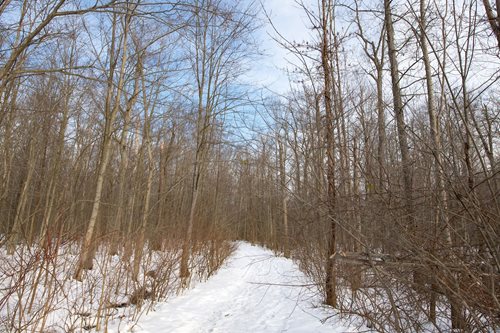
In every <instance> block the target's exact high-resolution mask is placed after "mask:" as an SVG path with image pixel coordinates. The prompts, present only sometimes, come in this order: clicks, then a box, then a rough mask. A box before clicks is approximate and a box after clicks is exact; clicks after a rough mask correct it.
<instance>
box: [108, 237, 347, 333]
mask: <svg viewBox="0 0 500 333" xmlns="http://www.w3.org/2000/svg"><path fill="white" fill-rule="evenodd" d="M320 301H321V299H320V297H319V292H318V289H317V287H316V286H314V285H313V284H311V282H310V281H309V280H308V279H307V278H306V277H305V275H304V274H303V273H302V272H300V270H299V268H298V266H297V265H296V264H295V263H294V262H293V261H292V260H290V259H286V258H283V257H277V256H275V255H274V254H273V252H271V251H269V250H266V249H263V248H262V247H258V246H252V245H250V244H248V243H243V242H240V243H238V248H237V249H236V251H235V252H234V254H233V255H232V256H231V257H230V258H228V260H227V262H226V264H225V265H224V266H223V267H222V268H221V269H220V270H219V271H218V272H217V273H216V274H215V275H214V276H212V277H211V278H210V279H209V280H208V281H206V282H204V283H199V284H198V285H196V286H195V287H194V288H193V289H190V290H186V291H185V293H184V294H182V295H179V296H177V297H175V298H172V299H170V300H169V301H168V302H166V303H163V304H161V303H160V304H158V305H157V306H156V308H155V310H156V311H154V312H150V313H149V314H148V315H145V316H143V317H142V318H140V319H139V321H138V322H137V323H133V324H124V323H123V322H122V323H115V326H114V328H112V327H110V329H109V330H108V331H110V332H112V331H116V332H135V333H156V332H176V333H183V332H186V333H188V332H189V333H198V332H199V333H201V332H207V333H208V332H234V333H237V332H255V333H259V332H266V333H272V332H290V333H299V332H318V333H321V332H329V333H332V332H355V331H356V330H354V329H352V328H348V327H344V326H342V325H341V323H340V322H339V321H338V320H336V319H335V316H334V312H333V311H332V310H331V309H327V308H325V307H320V306H315V304H316V305H318V304H319V303H320ZM327 318H330V319H329V320H323V319H327Z"/></svg>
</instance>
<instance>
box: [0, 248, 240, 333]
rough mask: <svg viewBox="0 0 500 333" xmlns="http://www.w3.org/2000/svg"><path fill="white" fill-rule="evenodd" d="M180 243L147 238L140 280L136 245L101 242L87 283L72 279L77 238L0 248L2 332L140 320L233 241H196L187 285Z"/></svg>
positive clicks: (215, 262)
mask: <svg viewBox="0 0 500 333" xmlns="http://www.w3.org/2000/svg"><path fill="white" fill-rule="evenodd" d="M180 249H181V243H180V242H178V241H165V242H163V244H162V246H161V250H152V249H151V247H149V246H148V244H146V245H145V246H144V252H143V253H144V254H143V257H142V258H141V267H140V272H139V275H138V277H137V279H134V278H133V273H132V272H133V267H132V266H133V260H134V258H133V255H127V253H130V251H124V250H120V251H118V254H116V255H110V254H109V253H111V252H110V247H109V245H107V244H101V245H100V246H99V247H98V248H97V250H96V253H95V259H94V265H93V269H92V270H87V271H85V272H84V274H83V279H82V282H80V281H77V280H75V279H73V273H74V271H75V268H76V264H77V261H78V256H79V251H80V245H79V244H78V243H76V242H61V243H52V244H51V245H48V246H46V247H44V248H42V247H38V246H32V247H28V246H26V245H20V246H18V247H17V248H16V250H15V252H14V254H13V255H8V254H7V252H6V249H5V248H0V332H54V333H55V332H87V331H105V332H106V331H107V329H108V327H109V325H113V326H114V327H116V326H120V323H121V322H126V323H128V324H130V323H134V322H136V321H137V320H138V319H139V318H140V316H141V315H143V314H144V313H147V312H148V311H150V310H151V309H152V307H153V306H154V304H155V303H157V302H160V301H165V300H167V299H168V298H169V297H171V296H172V295H175V294H177V293H179V292H180V291H181V290H182V286H183V285H184V286H189V285H191V284H192V283H196V282H197V281H202V280H204V279H206V278H208V277H209V276H210V275H211V274H213V273H214V272H215V271H216V270H217V269H218V268H219V267H220V265H221V264H222V263H223V261H224V260H225V259H226V258H227V257H228V256H229V255H230V254H231V253H232V251H233V250H234V247H233V245H232V244H231V243H228V242H222V241H221V242H213V241H205V242H198V243H196V244H195V245H193V249H192V256H191V259H190V271H191V275H190V278H189V281H188V283H187V284H186V283H181V281H180V279H179V277H178V270H179V263H180V255H181V250H180ZM132 252H133V251H132Z"/></svg>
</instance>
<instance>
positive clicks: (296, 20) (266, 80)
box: [250, 0, 310, 93]
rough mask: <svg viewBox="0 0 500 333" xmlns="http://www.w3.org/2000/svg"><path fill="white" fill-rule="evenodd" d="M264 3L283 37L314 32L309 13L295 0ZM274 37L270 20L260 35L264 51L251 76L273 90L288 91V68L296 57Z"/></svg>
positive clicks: (302, 36)
mask: <svg viewBox="0 0 500 333" xmlns="http://www.w3.org/2000/svg"><path fill="white" fill-rule="evenodd" d="M263 5H264V8H265V10H266V12H267V14H268V15H269V17H270V18H271V20H272V22H273V25H274V27H275V28H276V29H277V30H278V32H279V33H280V34H281V35H282V36H283V37H285V38H286V39H288V40H291V41H293V40H295V41H300V40H305V39H307V38H308V35H309V33H310V32H309V31H308V29H307V24H306V17H305V15H304V13H303V10H302V9H301V8H299V6H298V5H297V3H296V1H295V0H265V1H263ZM262 16H264V15H262ZM273 37H277V34H276V32H275V31H274V30H273V27H272V26H271V24H269V23H266V24H265V25H264V26H263V27H262V28H261V30H260V33H259V37H258V39H259V41H260V42H261V44H260V47H261V49H262V51H263V53H264V55H263V56H262V57H261V58H260V59H259V60H258V61H257V63H256V64H255V66H254V69H253V70H252V73H250V78H251V79H252V80H253V81H254V82H256V83H257V84H259V85H263V86H266V87H268V88H269V89H271V90H272V91H275V92H277V93H285V92H286V91H287V90H288V89H289V82H288V77H287V75H286V72H285V69H286V68H287V67H290V65H289V61H294V59H293V55H291V54H289V52H288V51H286V50H285V49H284V48H282V47H281V46H280V45H279V44H278V43H277V42H276V41H274V40H273Z"/></svg>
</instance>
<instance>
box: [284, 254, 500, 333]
mask: <svg viewBox="0 0 500 333" xmlns="http://www.w3.org/2000/svg"><path fill="white" fill-rule="evenodd" d="M293 257H294V258H295V259H296V260H297V261H298V263H299V267H300V269H301V270H302V271H303V272H304V273H306V275H308V276H309V277H310V278H311V279H312V280H313V281H314V283H316V284H317V286H318V287H319V290H320V292H321V293H323V295H322V298H323V299H325V295H324V294H325V288H324V286H325V279H326V272H325V269H324V267H325V263H326V261H327V260H328V258H327V257H326V255H325V254H324V252H323V251H321V250H320V249H319V248H318V247H315V246H310V247H309V248H306V247H302V248H300V249H296V250H295V251H294V252H293ZM336 272H337V289H336V290H337V303H338V306H337V308H336V309H337V310H338V311H337V313H336V314H335V316H336V317H340V318H343V319H344V320H346V321H348V322H349V323H350V324H352V325H356V326H358V327H359V328H362V329H363V331H370V332H391V333H392V332H426V333H442V332H443V333H444V332H457V333H458V332H474V333H478V332H483V333H490V332H499V331H500V316H499V314H498V308H496V307H495V305H494V304H492V305H491V306H485V304H489V303H491V302H489V300H490V299H491V297H492V296H491V291H489V292H490V294H487V293H486V292H487V291H488V290H486V287H487V286H488V284H486V285H485V284H484V283H480V282H481V280H480V277H477V276H478V274H476V278H474V279H472V278H471V277H470V276H469V279H470V280H467V284H466V286H465V287H464V286H463V284H464V278H461V279H459V280H458V282H456V284H457V286H458V287H457V288H455V287H454V286H455V285H454V282H450V281H449V280H448V281H446V282H447V283H448V285H447V284H444V283H443V280H444V278H440V280H439V281H437V282H436V281H435V280H433V279H431V277H430V275H429V274H427V275H425V274H420V275H418V274H416V271H415V269H413V268H409V267H402V266H396V267H384V266H383V265H380V266H379V265H372V266H363V265H361V266H360V265H352V264H344V263H342V264H340V263H338V264H337V265H336ZM453 275H454V276H459V275H458V274H456V273H454V274H453ZM492 283H493V285H494V284H495V282H492ZM496 283H497V284H498V280H497V282H496ZM450 298H451V299H452V300H454V301H455V302H456V303H455V308H452V306H451V304H450ZM493 298H494V297H493ZM478 300H480V301H481V304H479V303H478ZM457 305H458V306H457ZM480 305H481V306H480ZM457 308H458V309H457ZM495 309H496V310H495ZM456 312H460V313H458V314H457V313H456ZM453 316H460V318H461V321H462V322H461V323H460V325H461V327H460V328H457V327H456V323H453V320H454V319H453ZM325 320H327V319H325Z"/></svg>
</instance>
